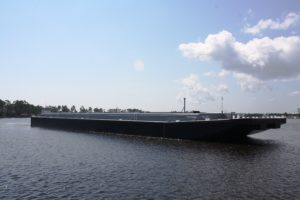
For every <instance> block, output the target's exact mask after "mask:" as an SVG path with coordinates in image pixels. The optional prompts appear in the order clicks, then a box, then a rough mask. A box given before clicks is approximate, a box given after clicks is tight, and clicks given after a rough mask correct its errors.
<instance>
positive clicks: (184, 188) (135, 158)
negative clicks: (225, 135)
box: [0, 119, 300, 199]
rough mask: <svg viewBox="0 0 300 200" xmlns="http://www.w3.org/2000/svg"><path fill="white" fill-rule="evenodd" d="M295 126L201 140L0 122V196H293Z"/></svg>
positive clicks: (297, 147)
mask: <svg viewBox="0 0 300 200" xmlns="http://www.w3.org/2000/svg"><path fill="white" fill-rule="evenodd" d="M299 132H300V121H297V120H289V121H288V123H287V124H286V125H284V126H283V127H282V129H276V130H270V131H266V132H264V133H261V134H257V135H253V136H251V137H249V138H247V139H246V140H244V141H231V142H206V141H187V140H169V139H160V138H146V137H136V136H126V135H115V134H108V133H101V134H100V133H89V134H87V133H83V132H66V131H59V130H48V129H41V128H31V127H30V120H29V119H0V158H1V165H0V199H8V198H11V199H15V198H19V199H24V198H27V199H49V198H58V199H61V198H74V199H95V198H107V199H149V198H150V199H151V198H152V199H193V198H194V199H199V198H201V199H220V198H221V199H222V198H226V199H232V198H235V199H237V198H238V199H270V198H273V199H297V197H299V196H300V189H299V188H300V169H299V166H300V159H299V156H300V143H299V142H300V133H299Z"/></svg>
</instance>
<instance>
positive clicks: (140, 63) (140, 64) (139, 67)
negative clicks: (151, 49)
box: [133, 60, 145, 71]
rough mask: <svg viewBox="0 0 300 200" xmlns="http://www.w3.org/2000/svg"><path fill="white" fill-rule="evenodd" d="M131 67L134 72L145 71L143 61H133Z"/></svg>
mask: <svg viewBox="0 0 300 200" xmlns="http://www.w3.org/2000/svg"><path fill="white" fill-rule="evenodd" d="M133 67H134V69H135V70H136V71H143V70H144V69H145V64H144V61H143V60H135V61H134V63H133Z"/></svg>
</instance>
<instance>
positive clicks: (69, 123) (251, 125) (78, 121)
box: [31, 113, 286, 140]
mask: <svg viewBox="0 0 300 200" xmlns="http://www.w3.org/2000/svg"><path fill="white" fill-rule="evenodd" d="M284 123H286V118H242V119H232V118H231V116H229V115H225V114H202V113H201V114H199V113H198V114H197V113H49V114H42V115H40V116H36V117H31V126H38V127H48V128H58V129H69V130H83V131H95V132H109V133H120V134H128V135H141V136H152V137H164V138H180V139H193V140H197V139H228V138H238V137H245V136H246V135H249V134H253V133H257V132H261V131H265V130H267V129H273V128H280V125H281V124H284Z"/></svg>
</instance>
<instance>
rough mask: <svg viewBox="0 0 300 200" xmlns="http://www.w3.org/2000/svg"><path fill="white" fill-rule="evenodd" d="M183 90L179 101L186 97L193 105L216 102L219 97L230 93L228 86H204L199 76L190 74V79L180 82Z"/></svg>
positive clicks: (186, 78)
mask: <svg viewBox="0 0 300 200" xmlns="http://www.w3.org/2000/svg"><path fill="white" fill-rule="evenodd" d="M180 83H181V85H182V89H181V91H180V94H179V95H178V97H177V98H178V99H183V97H186V98H187V99H188V100H189V102H191V103H205V102H208V101H214V100H215V99H216V97H217V96H220V94H224V93H227V92H229V90H228V86H227V85H225V84H220V85H218V86H210V87H207V86H204V85H203V84H202V83H201V82H200V80H199V78H198V76H197V75H195V74H190V75H189V76H188V77H185V78H183V79H182V80H181V81H180Z"/></svg>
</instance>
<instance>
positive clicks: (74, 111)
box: [71, 105, 77, 113]
mask: <svg viewBox="0 0 300 200" xmlns="http://www.w3.org/2000/svg"><path fill="white" fill-rule="evenodd" d="M71 112H73V113H76V112H77V110H76V107H75V106H74V105H73V106H72V107H71Z"/></svg>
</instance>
